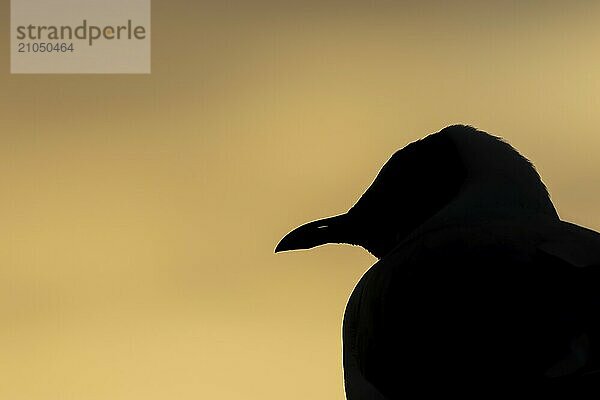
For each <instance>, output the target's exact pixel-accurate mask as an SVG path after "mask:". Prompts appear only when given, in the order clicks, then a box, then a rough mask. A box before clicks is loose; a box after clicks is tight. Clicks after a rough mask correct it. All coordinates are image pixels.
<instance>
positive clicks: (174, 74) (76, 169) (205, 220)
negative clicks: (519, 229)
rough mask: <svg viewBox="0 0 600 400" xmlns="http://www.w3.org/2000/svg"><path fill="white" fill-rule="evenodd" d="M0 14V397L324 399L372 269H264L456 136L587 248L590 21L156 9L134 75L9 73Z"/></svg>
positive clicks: (359, 256)
mask: <svg viewBox="0 0 600 400" xmlns="http://www.w3.org/2000/svg"><path fill="white" fill-rule="evenodd" d="M8 3H9V2H8V1H4V2H3V3H2V6H1V8H0V12H1V13H2V19H1V21H2V22H1V24H0V33H1V35H2V37H4V38H5V40H2V41H0V54H1V58H2V63H1V64H0V138H1V142H0V221H2V222H1V225H2V229H0V398H2V399H11V400H20V399H27V400H38V399H39V400H42V399H43V400H58V399H61V400H62V399H77V400H87V399H89V400H92V399H111V400H118V399H128V400H131V399H144V400H152V399H173V398H175V399H180V400H185V399H282V398H285V399H288V400H292V399H302V400H305V399H328V400H329V399H338V400H341V399H343V397H344V395H343V385H342V367H341V321H342V314H343V310H344V307H345V303H346V300H347V298H348V295H349V294H350V292H351V291H352V289H353V287H354V285H355V283H356V282H357V281H358V279H359V278H360V276H361V275H362V273H364V271H366V269H367V268H368V267H369V266H370V265H371V264H372V263H373V262H374V261H375V259H374V258H373V257H371V256H370V255H368V254H367V253H366V252H364V251H363V250H362V249H360V248H356V247H349V246H324V247H320V248H318V249H315V250H313V251H310V252H293V253H284V254H277V255H275V254H273V249H274V247H275V245H276V243H277V242H278V240H279V239H280V238H281V237H282V236H283V235H284V234H285V233H287V232H288V231H289V230H290V229H291V228H293V227H296V226H297V225H299V224H301V223H303V222H306V221H308V220H312V219H316V218H320V217H325V216H329V215H333V214H337V213H340V212H344V211H346V210H347V209H348V208H349V207H350V206H351V205H352V204H353V203H354V201H356V200H357V199H358V197H359V196H360V194H361V193H362V192H363V191H364V189H365V188H366V187H367V186H368V185H369V184H370V182H371V181H372V179H373V178H374V177H375V175H376V174H377V172H378V170H379V168H380V167H381V166H382V165H383V163H384V162H385V161H386V160H387V159H388V158H389V156H390V155H391V154H392V153H393V152H394V151H395V150H397V149H399V148H401V147H403V146H404V145H406V144H407V143H408V142H410V141H413V140H415V139H417V138H420V137H422V136H425V135H426V134H428V133H432V132H435V131H438V130H440V129H441V128H443V127H444V126H446V125H449V124H452V123H468V124H472V125H475V126H476V127H478V128H480V129H483V130H486V131H488V132H490V133H493V134H496V135H499V136H503V137H504V138H506V139H507V140H508V141H509V142H510V143H511V144H513V145H514V146H515V147H517V148H518V149H519V150H520V151H521V152H522V153H523V154H524V155H526V156H527V157H529V158H530V159H531V160H533V162H534V163H535V165H536V166H537V168H538V170H539V171H540V173H541V175H542V177H543V179H544V181H545V183H546V184H547V185H548V187H549V189H550V192H551V195H552V198H553V200H554V202H555V204H556V206H557V208H558V210H559V213H560V215H561V217H562V218H563V219H567V220H570V221H574V222H576V223H578V224H581V225H584V226H587V227H590V228H594V229H600V208H599V207H598V204H599V202H600V169H599V168H600V157H598V156H597V152H598V147H599V145H600V135H599V133H600V131H599V127H600V113H599V112H598V110H599V108H600V53H599V52H598V43H600V24H598V20H599V19H600V3H598V2H596V1H571V2H552V1H525V2H523V1H486V2H481V1H454V2H445V1H434V0H430V1H418V2H417V1H414V2H403V1H360V2H359V1H343V2H342V1H333V2H332V1H302V2H275V1H271V2H268V1H260V0H258V1H252V2H249V1H241V0H240V1H237V2H236V1H212V2H202V1H191V0H188V1H184V0H170V1H168V2H167V1H161V0H154V1H153V5H152V19H153V20H152V74H151V75H87V76H86V75H29V76H27V75H10V74H9V47H8V46H9V39H8V38H9V15H10V14H9V4H8Z"/></svg>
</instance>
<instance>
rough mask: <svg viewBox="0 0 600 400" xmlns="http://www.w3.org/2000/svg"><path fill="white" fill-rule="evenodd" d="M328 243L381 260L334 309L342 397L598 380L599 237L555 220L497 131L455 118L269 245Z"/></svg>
mask: <svg viewBox="0 0 600 400" xmlns="http://www.w3.org/2000/svg"><path fill="white" fill-rule="evenodd" d="M326 243H347V244H353V245H359V246H362V247H364V248H365V249H366V250H368V251H369V252H371V253H372V254H373V255H374V256H376V257H377V258H378V259H379V260H378V262H377V263H375V264H374V265H373V266H372V267H371V268H370V269H369V270H368V271H367V272H366V273H365V274H364V275H363V276H362V278H361V279H360V281H359V282H358V284H357V285H356V287H355V289H354V291H353V293H352V294H351V296H350V298H349V300H348V304H347V306H346V311H345V314H344V320H343V347H344V350H343V363H344V385H345V391H346V396H347V398H348V399H349V400H357V399H369V400H371V399H373V400H377V399H398V398H414V397H411V396H409V395H407V394H408V393H421V395H423V396H425V395H426V394H431V393H433V392H437V391H440V390H443V391H445V392H446V393H453V394H458V393H468V392H469V391H471V392H473V393H477V391H478V390H480V389H481V388H485V390H486V393H488V394H489V393H491V392H494V391H496V392H500V391H504V390H506V391H511V390H513V389H515V388H517V387H520V388H523V387H529V388H532V389H536V390H537V389H540V390H541V389H548V388H550V389H551V390H552V391H555V390H557V389H556V388H558V387H569V386H570V385H572V384H580V383H582V382H584V383H585V382H598V383H600V372H599V371H600V294H599V284H600V234H598V233H597V232H594V231H592V230H589V229H586V228H583V227H580V226H577V225H574V224H571V223H568V222H564V221H562V220H560V218H559V216H558V214H557V212H556V210H555V208H554V206H553V204H552V202H551V200H550V196H549V194H548V191H547V189H546V187H545V185H544V184H543V183H542V180H541V178H540V176H539V174H538V173H537V172H536V170H535V168H534V167H533V165H532V164H531V163H530V162H529V161H528V160H527V159H526V158H525V157H523V156H522V155H520V154H519V153H518V152H517V151H516V150H515V149H514V148H513V147H512V146H510V145H509V144H508V143H507V142H505V141H504V140H502V139H500V138H499V137H496V136H493V135H490V134H488V133H486V132H483V131H479V130H477V129H475V128H473V127H470V126H465V125H453V126H449V127H446V128H444V129H442V130H441V131H439V132H437V133H434V134H431V135H429V136H426V137H425V138H423V139H421V140H418V141H416V142H413V143H411V144H409V145H407V146H406V147H404V148H403V149H401V150H399V151H397V152H396V153H395V154H394V155H393V156H392V157H391V159H390V160H389V161H388V162H387V163H386V164H385V165H384V166H383V168H382V169H381V171H380V172H379V174H378V175H377V177H376V178H375V180H374V181H373V183H372V184H371V186H370V187H369V188H368V189H367V191H366V192H365V193H364V194H363V195H362V196H361V198H360V199H359V200H358V202H357V203H356V204H355V205H354V206H353V207H352V208H351V209H350V210H349V211H348V212H347V213H345V214H341V215H337V216H334V217H330V218H325V219H321V220H318V221H314V222H310V223H307V224H305V225H302V226H300V227H299V228H296V229H294V230H293V231H291V232H290V233H289V234H287V235H286V236H285V237H284V238H283V239H282V240H281V241H280V243H279V244H278V245H277V247H276V249H275V251H276V252H280V251H286V250H297V249H308V248H312V247H315V246H319V245H322V244H326ZM596 390H597V389H596ZM537 393H538V394H539V393H542V392H540V391H538V392H537ZM482 397H483V398H485V397H487V396H482Z"/></svg>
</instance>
